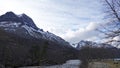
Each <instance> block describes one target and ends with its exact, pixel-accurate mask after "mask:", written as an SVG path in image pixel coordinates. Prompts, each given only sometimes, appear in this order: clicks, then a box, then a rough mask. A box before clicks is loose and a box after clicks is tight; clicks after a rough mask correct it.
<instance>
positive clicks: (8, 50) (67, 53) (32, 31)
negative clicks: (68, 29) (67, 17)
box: [0, 12, 77, 67]
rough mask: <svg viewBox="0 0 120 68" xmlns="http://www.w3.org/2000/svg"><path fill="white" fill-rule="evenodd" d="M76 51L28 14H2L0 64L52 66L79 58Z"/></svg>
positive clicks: (0, 24)
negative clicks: (37, 24)
mask: <svg viewBox="0 0 120 68" xmlns="http://www.w3.org/2000/svg"><path fill="white" fill-rule="evenodd" d="M76 53H77V50H76V49H75V48H73V47H72V46H70V44H69V43H68V42H66V41H65V40H63V39H62V38H60V37H58V36H56V35H54V34H52V33H50V32H45V31H43V29H39V28H38V27H37V26H36V25H35V24H34V22H33V20H32V19H31V18H30V17H28V16H27V15H25V14H21V15H16V14H15V13H13V12H7V13H5V14H4V15H1V16H0V64H1V65H4V66H12V67H15V66H28V65H53V64H61V63H64V62H65V61H66V60H69V59H76V58H77V56H76Z"/></svg>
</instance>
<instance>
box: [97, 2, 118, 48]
mask: <svg viewBox="0 0 120 68" xmlns="http://www.w3.org/2000/svg"><path fill="white" fill-rule="evenodd" d="M103 1H104V11H105V13H106V17H105V19H107V23H106V24H104V25H102V28H101V29H99V31H100V32H102V33H104V34H105V39H107V43H111V44H114V45H116V46H119V45H120V39H119V38H120V0H103Z"/></svg>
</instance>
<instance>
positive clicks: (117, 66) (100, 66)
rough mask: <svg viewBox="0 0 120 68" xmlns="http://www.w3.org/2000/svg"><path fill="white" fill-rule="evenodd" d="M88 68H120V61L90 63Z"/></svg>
mask: <svg viewBox="0 0 120 68" xmlns="http://www.w3.org/2000/svg"><path fill="white" fill-rule="evenodd" d="M88 68H120V61H117V62H115V61H113V60H103V61H93V62H89V66H88Z"/></svg>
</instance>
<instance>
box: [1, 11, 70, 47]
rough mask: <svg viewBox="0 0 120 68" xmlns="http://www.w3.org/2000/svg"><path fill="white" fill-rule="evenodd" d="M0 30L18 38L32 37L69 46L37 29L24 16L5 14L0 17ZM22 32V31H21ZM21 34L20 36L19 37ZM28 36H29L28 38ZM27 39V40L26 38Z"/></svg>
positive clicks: (52, 35)
mask: <svg viewBox="0 0 120 68" xmlns="http://www.w3.org/2000/svg"><path fill="white" fill-rule="evenodd" d="M0 28H3V29H4V30H6V31H9V32H12V33H15V34H17V35H19V36H22V37H25V36H28V37H34V38H37V39H40V38H41V39H46V40H50V41H53V42H57V43H59V44H63V45H69V43H68V42H66V41H65V40H63V39H62V38H60V37H59V36H56V35H54V34H52V33H50V32H48V31H47V32H45V31H43V30H42V29H39V28H38V27H37V26H36V25H35V24H34V22H33V20H32V19H31V18H30V17H28V16H27V15H26V14H21V15H16V14H15V13H13V12H7V13H5V14H4V15H1V16H0ZM23 30H24V31H23ZM21 34H22V35H21ZM29 35H30V36H29ZM28 37H27V38H28Z"/></svg>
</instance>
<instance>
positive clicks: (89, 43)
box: [76, 40, 113, 49]
mask: <svg viewBox="0 0 120 68" xmlns="http://www.w3.org/2000/svg"><path fill="white" fill-rule="evenodd" d="M81 47H103V48H113V46H112V45H110V44H105V43H96V42H92V41H84V40H81V41H80V42H79V43H78V44H77V47H76V48H77V49H80V48H81Z"/></svg>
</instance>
